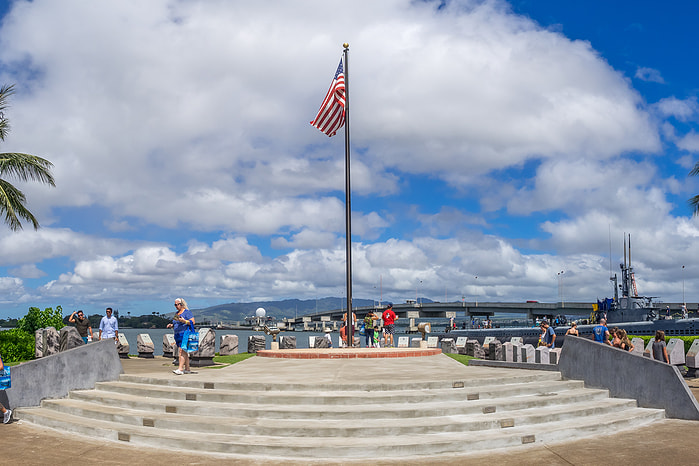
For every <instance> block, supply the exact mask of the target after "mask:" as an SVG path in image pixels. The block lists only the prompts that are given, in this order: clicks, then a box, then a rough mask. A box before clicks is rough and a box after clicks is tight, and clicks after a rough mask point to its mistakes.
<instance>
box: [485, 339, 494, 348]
mask: <svg viewBox="0 0 699 466" xmlns="http://www.w3.org/2000/svg"><path fill="white" fill-rule="evenodd" d="M493 340H495V337H485V339H484V340H483V348H485V347H486V346H488V345H489V344H490V342H491V341H493Z"/></svg>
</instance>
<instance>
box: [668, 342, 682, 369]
mask: <svg viewBox="0 0 699 466" xmlns="http://www.w3.org/2000/svg"><path fill="white" fill-rule="evenodd" d="M667 355H668V357H669V358H670V364H672V365H673V366H679V365H684V363H685V357H684V341H682V340H680V339H679V338H671V339H670V341H669V342H668V343H667Z"/></svg>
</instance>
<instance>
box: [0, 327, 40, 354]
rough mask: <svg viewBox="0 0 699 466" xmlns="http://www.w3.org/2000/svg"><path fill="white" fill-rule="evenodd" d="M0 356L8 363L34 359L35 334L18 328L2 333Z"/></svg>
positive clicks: (0, 337)
mask: <svg viewBox="0 0 699 466" xmlns="http://www.w3.org/2000/svg"><path fill="white" fill-rule="evenodd" d="M0 355H2V359H3V362H7V363H10V362H16V361H28V360H30V359H34V334H33V333H31V334H30V333H27V332H25V331H24V330H20V329H18V328H13V329H11V330H4V331H2V332H0Z"/></svg>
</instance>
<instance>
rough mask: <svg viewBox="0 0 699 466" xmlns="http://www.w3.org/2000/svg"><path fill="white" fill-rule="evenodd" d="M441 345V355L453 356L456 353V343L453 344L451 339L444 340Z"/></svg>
mask: <svg viewBox="0 0 699 466" xmlns="http://www.w3.org/2000/svg"><path fill="white" fill-rule="evenodd" d="M441 343H442V353H449V354H455V353H456V343H454V339H453V338H444V339H442V341H441Z"/></svg>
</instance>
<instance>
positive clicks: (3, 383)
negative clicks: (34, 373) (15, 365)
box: [0, 366, 12, 390]
mask: <svg viewBox="0 0 699 466" xmlns="http://www.w3.org/2000/svg"><path fill="white" fill-rule="evenodd" d="M7 388H12V379H11V378H10V366H5V368H4V369H3V370H1V371H0V390H5V389H7Z"/></svg>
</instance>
